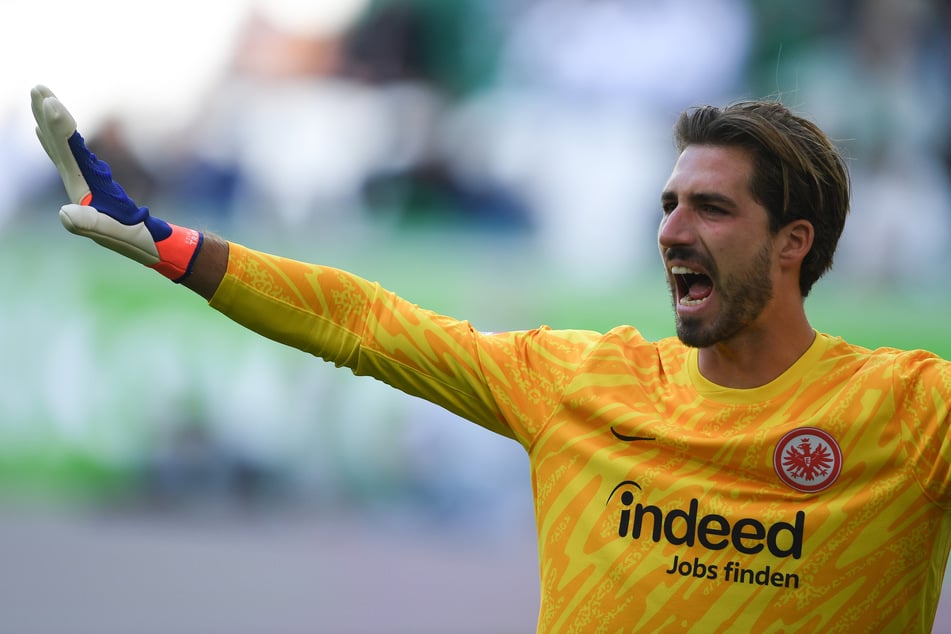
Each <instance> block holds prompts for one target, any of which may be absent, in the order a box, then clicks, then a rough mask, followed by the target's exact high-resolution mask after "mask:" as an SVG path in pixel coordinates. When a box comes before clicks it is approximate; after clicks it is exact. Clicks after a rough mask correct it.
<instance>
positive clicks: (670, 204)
mask: <svg viewBox="0 0 951 634" xmlns="http://www.w3.org/2000/svg"><path fill="white" fill-rule="evenodd" d="M660 208H661V210H662V211H663V212H664V215H665V216H669V215H670V214H672V213H673V211H674V209H676V208H677V203H676V202H675V201H672V200H670V201H664V202H662V203H661V205H660Z"/></svg>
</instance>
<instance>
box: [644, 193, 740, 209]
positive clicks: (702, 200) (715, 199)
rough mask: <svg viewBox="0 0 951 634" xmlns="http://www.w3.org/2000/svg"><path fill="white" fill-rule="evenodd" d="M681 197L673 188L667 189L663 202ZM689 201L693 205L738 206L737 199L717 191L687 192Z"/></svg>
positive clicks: (663, 195) (662, 196)
mask: <svg viewBox="0 0 951 634" xmlns="http://www.w3.org/2000/svg"><path fill="white" fill-rule="evenodd" d="M678 198H679V197H678V196H677V194H676V193H675V192H673V191H671V190H669V189H668V190H665V191H664V192H663V193H662V194H661V195H660V199H661V202H665V203H666V202H671V201H675V200H677V199H678ZM685 198H686V199H687V201H688V202H689V203H690V204H692V205H703V204H710V203H713V204H716V205H721V206H725V207H732V208H736V201H735V200H733V199H732V198H730V197H729V196H725V195H724V194H718V193H715V192H694V193H692V194H687V195H686V196H685Z"/></svg>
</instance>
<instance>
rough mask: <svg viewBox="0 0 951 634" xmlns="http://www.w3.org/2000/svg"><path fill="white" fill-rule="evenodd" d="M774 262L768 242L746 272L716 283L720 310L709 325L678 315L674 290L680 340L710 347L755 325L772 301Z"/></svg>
mask: <svg viewBox="0 0 951 634" xmlns="http://www.w3.org/2000/svg"><path fill="white" fill-rule="evenodd" d="M771 261H772V246H771V245H770V243H768V242H767V243H766V244H765V245H763V248H762V249H760V251H759V252H758V253H757V254H756V255H755V256H753V259H752V261H751V262H750V266H749V268H748V269H747V270H746V272H745V273H742V274H732V275H729V276H727V277H726V278H725V279H724V280H722V281H718V282H717V283H716V286H715V288H716V293H717V296H718V297H717V299H718V301H719V302H720V307H721V308H720V313H719V314H718V315H717V316H716V318H715V319H714V320H713V321H712V322H710V323H705V322H704V320H702V319H700V318H690V317H688V318H686V319H684V318H681V317H680V315H679V314H677V306H676V301H677V299H676V292H675V291H674V289H671V294H672V297H673V298H674V315H675V323H676V328H677V337H679V338H680V340H681V341H682V342H683V343H684V344H686V345H688V346H691V347H694V348H707V347H710V346H713V345H715V344H718V343H721V342H724V341H729V340H730V339H732V338H733V337H735V336H736V335H737V334H739V333H740V332H741V331H742V330H743V329H744V328H746V327H747V326H748V325H750V324H751V323H753V322H754V321H755V320H756V318H757V317H759V316H760V314H761V313H762V312H763V309H765V308H766V305H767V304H769V301H770V300H771V299H772V298H773V282H772V279H771V278H770V275H769V270H770V262H771Z"/></svg>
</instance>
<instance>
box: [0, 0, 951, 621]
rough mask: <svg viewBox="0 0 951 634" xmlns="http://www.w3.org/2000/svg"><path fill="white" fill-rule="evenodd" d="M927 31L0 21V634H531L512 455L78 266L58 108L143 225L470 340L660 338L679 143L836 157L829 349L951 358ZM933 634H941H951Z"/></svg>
mask: <svg viewBox="0 0 951 634" xmlns="http://www.w3.org/2000/svg"><path fill="white" fill-rule="evenodd" d="M949 29H951V11H949V9H948V5H947V3H944V2H937V1H935V2H928V1H925V0H834V1H828V0H705V1H704V2H702V3H701V2H693V1H691V0H665V1H664V2H647V1H645V0H451V1H450V0H379V1H370V0H321V1H320V2H313V1H312V2H301V1H291V0H280V1H277V0H268V1H255V0H214V1H211V0H209V1H207V2H186V1H185V0H165V2H162V3H153V2H149V3H124V2H119V1H118V0H85V1H84V2H82V3H78V2H66V1H65V0H62V1H60V0H47V1H43V0H39V1H34V0H30V1H27V0H3V1H2V2H0V58H2V59H4V60H6V61H5V63H4V71H3V85H2V88H0V140H2V142H0V188H2V191H3V196H2V197H0V296H2V297H4V298H5V299H4V301H3V303H2V309H0V377H2V381H0V562H2V567H0V631H3V632H17V633H21V634H27V633H31V632H35V633H40V632H43V633H47V632H48V633H54V632H64V633H66V632H70V633H71V632H97V633H100V634H105V633H109V632H117V633H118V632H138V633H145V632H162V633H186V632H195V633H198V632H201V633H205V634H209V633H214V632H222V633H225V632H227V633H229V634H237V633H241V632H262V631H269V632H285V633H292V632H333V633H345V632H354V633H358V632H359V633H371V632H413V633H415V634H423V633H425V632H432V633H440V634H452V633H460V634H461V633H473V634H475V633H483V634H484V633H486V632H497V633H508V632H512V633H515V632H529V631H533V627H534V619H535V610H536V605H537V588H536V584H537V580H536V571H535V566H536V556H535V543H534V528H533V524H532V516H531V494H530V484H529V479H528V471H527V461H526V459H525V457H524V456H523V455H522V452H521V450H520V449H519V448H518V447H517V446H516V445H515V444H514V443H511V442H509V441H505V440H504V439H501V438H498V437H496V436H494V435H492V434H490V433H488V432H484V431H482V430H479V429H476V428H474V426H472V425H470V424H468V423H464V422H462V421H459V420H456V419H454V418H453V417H452V416H451V415H448V414H446V413H444V412H442V411H440V410H438V409H436V408H434V407H431V406H428V405H427V404H426V403H421V402H417V401H415V400H413V399H409V398H407V397H405V396H403V395H401V394H398V393H396V392H393V391H391V390H389V389H388V388H386V387H384V386H382V385H380V384H378V383H376V382H374V381H372V380H369V379H355V378H353V377H352V376H351V375H350V374H349V373H348V372H346V371H340V370H336V369H334V368H332V367H330V366H329V365H328V364H325V363H323V362H322V361H319V360H315V359H313V358H311V357H308V356H306V355H303V354H301V353H299V352H296V351H293V350H289V349H285V348H282V347H280V346H277V345H275V344H272V343H270V342H267V341H263V340H260V339H258V338H257V337H255V336H253V335H251V334H250V333H247V332H245V331H243V330H241V329H240V328H238V327H237V326H235V325H233V324H231V323H230V322H228V321H227V320H225V319H224V318H223V317H221V316H220V315H218V314H217V313H215V312H214V311H210V310H208V309H207V308H206V307H205V306H204V305H203V303H202V302H201V301H200V300H199V299H198V298H197V297H194V296H191V295H190V294H188V293H184V292H182V291H181V290H180V289H176V288H175V287H173V286H172V285H170V284H168V283H167V282H164V281H163V280H161V279H160V278H158V277H157V276H154V275H152V274H150V273H148V272H146V271H143V270H141V269H140V268H138V267H136V266H135V265H133V264H131V263H129V262H126V261H122V260H120V259H117V258H116V257H115V256H113V255H112V254H110V253H107V252H103V251H102V250H101V249H99V248H97V247H95V246H94V245H92V244H91V243H87V242H85V241H81V240H76V239H73V238H70V237H69V236H67V235H66V234H65V233H64V232H63V230H62V228H61V227H60V226H59V222H58V220H57V219H56V216H55V211H56V210H57V209H58V207H59V205H60V204H62V202H63V192H62V188H61V185H60V183H59V180H58V178H57V176H56V174H55V172H54V171H53V169H52V168H51V166H50V165H49V164H48V161H47V159H46V157H45V156H44V155H43V154H42V151H41V149H40V147H39V144H38V143H37V142H36V141H35V138H34V137H33V132H32V130H33V123H32V119H31V116H30V113H29V97H28V92H29V89H30V88H31V87H32V86H33V85H34V84H35V83H45V84H47V85H49V86H50V87H51V88H52V89H53V90H54V91H55V92H57V94H58V95H59V96H60V97H61V98H62V99H63V101H64V102H65V103H66V104H67V105H68V106H69V107H70V109H71V110H72V112H73V113H74V114H75V115H76V117H77V119H78V121H79V123H80V129H81V130H82V131H83V133H84V135H85V136H86V137H87V140H88V141H89V143H90V145H91V147H92V148H93V149H94V150H95V151H96V152H97V153H98V154H100V155H101V156H102V157H104V158H105V159H107V160H109V161H110V162H112V164H113V166H114V168H115V170H116V173H117V177H118V180H119V181H120V182H121V183H123V185H125V186H126V188H127V190H128V191H129V192H130V194H131V195H132V196H133V197H134V198H135V199H136V200H137V201H139V202H140V203H142V204H148V205H150V206H151V207H152V208H153V209H154V210H156V212H157V213H158V215H160V216H162V217H164V218H166V219H168V220H170V221H173V222H180V223H183V224H189V225H192V226H194V225H201V226H204V227H206V228H208V229H210V230H213V231H215V232H217V233H220V234H223V235H225V236H226V237H229V238H232V239H236V240H238V241H241V242H244V243H246V244H249V245H250V246H254V247H256V248H261V249H264V250H269V251H273V252H279V253H282V254H284V255H288V256H291V257H296V258H299V259H304V260H309V261H318V262H322V263H327V264H332V265H334V266H339V267H341V268H346V269H349V270H353V271H355V272H357V273H360V274H362V275H364V276H366V277H369V278H371V279H375V280H378V281H380V282H381V283H383V284H384V285H385V286H387V287H389V288H391V289H393V290H395V291H398V292H400V293H401V294H403V295H404V296H406V297H408V298H410V299H412V300H413V301H415V302H417V303H419V304H420V305H424V306H426V307H429V308H433V309H435V310H438V311H442V312H446V313H448V314H452V315H456V316H460V317H465V318H468V319H470V320H471V321H472V322H473V323H474V324H475V325H476V327H478V328H481V329H485V330H502V329H517V328H527V327H533V326H536V325H538V324H542V323H546V324H549V325H551V326H553V327H583V328H592V329H597V330H604V329H608V328H610V327H612V326H613V325H616V324H618V323H624V322H626V323H633V324H635V325H638V326H639V327H641V328H642V330H643V331H644V332H645V333H646V334H647V335H649V336H651V337H661V336H665V335H668V334H671V333H672V329H671V326H670V308H669V299H668V296H667V292H666V289H665V288H664V284H663V281H662V280H661V276H660V270H659V268H658V267H657V265H656V255H655V253H656V252H655V245H654V230H655V226H656V220H657V207H658V205H657V192H658V191H659V189H660V187H661V186H662V184H663V182H664V180H665V178H666V176H667V174H668V172H669V169H670V167H671V165H672V161H673V159H674V153H673V148H672V146H671V142H670V138H669V136H670V135H669V131H670V128H671V125H672V123H673V120H674V117H675V116H676V114H677V113H678V112H679V111H680V110H681V109H683V108H685V107H689V106H691V105H696V104H699V103H718V104H722V103H726V102H728V101H732V100H735V99H739V98H744V97H764V96H778V97H780V98H781V99H782V100H783V101H784V102H785V103H787V104H788V105H790V106H792V107H793V108H795V109H796V110H798V111H800V112H803V113H805V114H807V115H809V116H811V117H813V118H815V119H816V120H817V121H818V122H819V123H820V124H821V125H823V126H824V127H825V128H826V129H827V130H828V131H829V132H830V133H831V135H832V136H833V137H835V138H836V139H838V140H839V141H840V143H841V145H842V146H843V148H844V150H845V152H846V153H847V155H848V156H849V157H850V164H851V169H852V175H853V185H854V191H855V196H854V204H853V216H852V219H851V224H850V225H849V226H848V227H847V228H846V233H845V236H844V237H843V242H842V246H841V249H840V256H839V258H838V260H837V263H836V269H835V271H834V272H833V274H831V275H830V276H829V278H828V279H827V280H825V281H824V282H823V283H821V284H820V285H819V286H817V288H816V290H815V292H814V296H812V297H810V299H809V300H808V304H809V306H808V307H809V310H810V312H811V314H812V316H813V322H814V325H815V326H816V327H818V328H819V329H822V330H825V331H828V332H832V333H834V334H841V335H843V336H845V337H847V338H849V339H850V340H852V341H854V342H856V343H861V344H863V345H868V346H880V345H888V346H898V347H923V348H928V349H931V350H934V351H935V352H937V353H939V354H941V355H942V356H944V357H949V355H951V332H949V331H948V317H947V316H948V314H949V309H951V301H949V300H948V297H947V293H946V292H944V289H945V286H946V280H947V277H946V276H947V274H948V273H949V259H948V258H947V256H946V251H947V244H948V243H949V242H948V237H949V235H948V234H949V222H951V205H949V194H951V190H949V183H951V181H949V176H951V172H949V168H951V118H949V117H948V116H947V113H948V112H949V109H948V105H949V101H951V57H949V56H951V40H949ZM936 631H951V610H948V611H946V610H945V609H944V606H942V609H941V611H940V613H939V619H938V623H937V625H936Z"/></svg>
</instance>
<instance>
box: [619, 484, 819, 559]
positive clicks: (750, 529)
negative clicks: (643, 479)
mask: <svg viewBox="0 0 951 634" xmlns="http://www.w3.org/2000/svg"><path fill="white" fill-rule="evenodd" d="M625 485H633V486H635V487H637V488H638V489H640V486H639V485H638V484H637V483H635V482H630V481H627V482H622V483H621V484H619V485H618V486H617V487H616V488H615V489H614V491H612V493H611V496H609V497H608V502H610V500H611V498H612V497H613V496H614V494H615V493H616V492H617V491H618V489H620V488H621V487H623V486H625ZM620 503H621V508H622V510H621V517H620V520H619V521H618V530H617V532H618V536H619V537H628V536H630V537H631V538H632V539H651V540H652V541H654V542H660V541H662V540H663V541H666V542H667V543H669V544H673V545H676V546H680V545H684V546H694V545H696V544H699V545H700V546H702V547H704V548H706V549H708V550H723V549H724V548H726V547H727V546H732V547H733V548H734V549H735V550H736V551H737V552H740V553H743V554H747V555H755V554H757V553H759V552H762V551H763V550H764V549H765V550H768V551H769V552H770V553H771V554H772V555H773V556H775V557H792V558H793V559H799V558H800V557H802V544H803V533H804V528H805V523H806V514H805V513H804V512H802V511H798V512H797V513H796V515H795V519H794V520H793V521H792V522H776V523H774V524H765V523H763V522H761V521H760V520H758V519H755V518H741V519H738V520H736V521H734V522H730V520H728V519H727V518H726V517H724V516H722V515H718V514H715V513H711V514H709V515H701V514H700V512H699V501H698V500H697V499H696V498H694V499H692V500H690V502H689V503H688V505H687V508H686V509H672V510H669V511H667V512H666V513H665V512H664V511H663V510H662V509H661V508H660V507H658V506H654V505H644V504H641V503H637V504H634V493H632V492H631V491H630V490H626V491H622V492H621V495H620Z"/></svg>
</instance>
